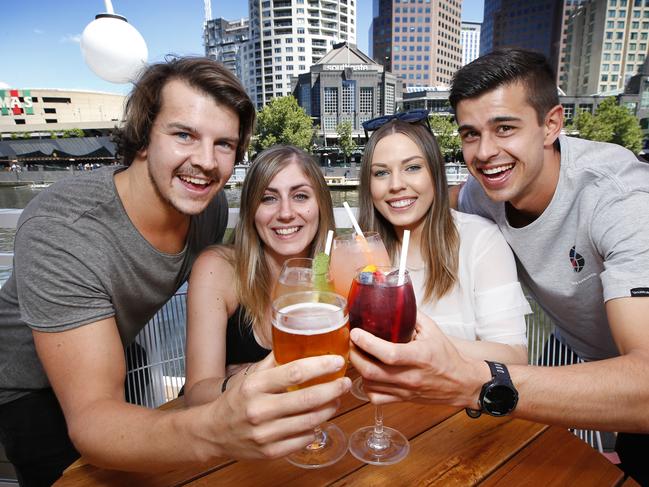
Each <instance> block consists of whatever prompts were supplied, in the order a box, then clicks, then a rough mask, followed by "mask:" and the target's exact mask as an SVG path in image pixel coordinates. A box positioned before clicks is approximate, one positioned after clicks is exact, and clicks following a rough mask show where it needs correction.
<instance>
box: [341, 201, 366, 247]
mask: <svg viewBox="0 0 649 487" xmlns="http://www.w3.org/2000/svg"><path fill="white" fill-rule="evenodd" d="M343 206H344V207H345V210H347V215H349V219H350V220H351V221H352V225H353V226H354V230H356V234H357V235H360V236H361V237H362V238H363V239H364V238H365V235H363V231H362V230H361V227H359V226H358V222H357V221H356V217H355V216H354V213H353V212H352V209H351V208H350V207H349V205H348V204H347V202H346V201H343Z"/></svg>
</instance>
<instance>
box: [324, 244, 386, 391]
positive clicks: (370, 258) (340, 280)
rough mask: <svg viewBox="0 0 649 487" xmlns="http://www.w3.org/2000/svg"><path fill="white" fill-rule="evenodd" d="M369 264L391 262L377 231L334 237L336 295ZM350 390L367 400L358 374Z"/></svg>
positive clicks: (331, 272) (345, 291)
mask: <svg viewBox="0 0 649 487" xmlns="http://www.w3.org/2000/svg"><path fill="white" fill-rule="evenodd" d="M368 264H374V265H376V266H389V265H390V264H391V262H390V257H389V256H388V252H387V250H385V245H383V240H382V239H381V236H380V235H379V234H378V233H377V232H365V233H364V237H361V236H360V235H358V234H357V233H348V234H344V235H339V236H337V237H336V238H334V241H333V248H332V249H331V264H330V265H329V275H330V276H331V278H332V280H333V285H334V289H335V291H336V292H337V293H338V294H341V295H343V296H347V295H348V294H349V288H350V287H351V285H352V281H353V279H354V274H355V273H356V269H359V268H362V267H364V266H366V265H368ZM351 393H352V394H353V395H354V396H355V397H356V398H358V399H360V400H361V401H367V400H368V397H367V395H365V392H364V391H363V379H361V378H360V377H358V378H357V379H355V380H354V382H353V383H352V389H351Z"/></svg>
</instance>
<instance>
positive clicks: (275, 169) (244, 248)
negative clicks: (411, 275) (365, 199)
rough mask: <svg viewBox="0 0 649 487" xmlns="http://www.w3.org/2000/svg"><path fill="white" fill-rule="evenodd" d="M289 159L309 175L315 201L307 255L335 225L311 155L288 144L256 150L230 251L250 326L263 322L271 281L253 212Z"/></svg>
mask: <svg viewBox="0 0 649 487" xmlns="http://www.w3.org/2000/svg"><path fill="white" fill-rule="evenodd" d="M292 162H296V163H297V164H298V165H299V166H300V168H301V169H302V172H304V174H305V175H306V177H307V178H308V179H309V181H310V183H311V185H312V186H313V190H314V193H315V197H316V200H317V202H318V212H319V221H318V231H317V233H316V235H315V237H314V238H313V241H312V243H311V249H310V252H309V255H310V256H311V257H313V256H314V255H315V254H316V253H318V252H322V251H323V250H324V245H325V241H326V238H327V231H328V230H330V229H331V230H333V229H334V228H335V223H334V213H333V205H332V203H331V194H330V192H329V188H328V187H327V183H326V182H325V179H324V176H323V175H322V171H321V170H320V167H319V166H318V164H317V163H316V162H315V160H314V159H313V157H312V156H310V155H309V154H307V153H306V152H305V151H303V150H302V149H299V148H297V147H294V146H290V145H276V146H273V147H271V148H269V149H266V150H264V151H262V152H260V153H259V155H258V156H257V158H256V159H255V160H254V162H253V163H252V165H251V166H250V169H249V170H248V173H247V174H246V179H245V181H244V182H243V187H242V188H241V203H242V204H241V208H240V210H239V222H238V223H237V225H236V227H235V229H234V234H233V242H232V246H233V248H234V252H233V253H232V254H231V255H232V258H231V259H230V264H231V265H232V267H233V268H234V271H235V272H234V274H235V276H236V283H235V285H236V290H237V297H238V298H239V303H240V304H241V306H243V308H244V309H245V313H246V315H247V317H248V318H249V319H250V320H251V321H252V323H253V326H254V327H258V326H260V325H261V323H263V320H264V319H265V317H266V312H267V311H268V309H270V304H271V294H272V291H273V285H274V282H272V277H271V272H270V267H269V265H268V262H267V261H266V257H265V252H264V242H263V240H262V239H261V238H260V237H259V234H258V233H257V229H256V227H255V214H256V213H257V208H259V205H260V204H261V199H262V197H263V196H264V191H265V190H266V188H267V187H268V185H269V184H270V183H271V181H272V180H273V178H274V177H275V176H276V175H277V173H279V172H280V171H281V170H282V169H284V168H285V167H286V166H288V165H289V164H290V163H292Z"/></svg>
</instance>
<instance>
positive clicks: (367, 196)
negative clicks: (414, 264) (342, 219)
mask: <svg viewBox="0 0 649 487" xmlns="http://www.w3.org/2000/svg"><path fill="white" fill-rule="evenodd" d="M396 133H399V134H403V135H405V136H406V137H408V138H409V139H410V140H412V141H413V142H414V143H415V144H416V145H417V147H419V148H420V150H421V151H422V154H423V156H424V159H425V160H426V164H427V165H428V169H429V170H430V174H431V177H432V180H433V188H431V189H433V190H434V191H435V196H434V198H433V202H432V204H431V206H430V208H429V210H428V212H427V213H426V218H425V220H424V226H423V230H422V233H421V235H422V236H421V242H420V245H419V247H420V251H421V253H422V258H423V260H424V264H425V266H426V279H425V283H426V284H425V288H424V299H425V300H430V299H431V298H440V297H442V296H444V295H445V294H446V293H447V292H449V291H450V290H451V288H452V287H453V285H454V284H455V282H456V281H457V272H458V255H459V247H460V236H459V234H458V231H457V228H456V227H455V223H454V222H453V216H452V215H451V210H450V205H449V201H448V187H447V182H446V170H445V167H444V163H443V159H442V154H441V152H440V150H439V146H438V145H437V140H436V139H435V136H434V135H433V134H431V133H430V131H429V130H428V128H427V127H426V126H425V125H422V124H420V123H417V124H411V123H407V122H403V121H401V120H393V121H390V122H388V123H386V124H385V125H383V126H382V127H380V128H379V129H378V130H377V131H376V132H374V133H373V134H372V136H371V137H370V140H369V141H368V143H367V145H366V146H365V151H364V152H363V158H362V163H361V173H360V186H359V191H358V193H359V219H358V221H359V224H360V226H361V228H363V229H367V230H374V231H376V232H378V233H379V234H380V235H381V238H382V239H383V242H384V243H385V247H386V249H387V250H388V254H389V255H390V259H392V260H393V261H394V260H395V257H396V255H397V253H398V252H399V250H400V248H401V243H400V241H399V238H398V236H397V233H396V231H395V230H394V227H393V226H392V224H391V223H390V222H389V221H388V220H386V219H385V217H384V216H383V215H381V213H380V212H379V211H378V210H377V209H376V208H375V207H374V203H373V202H372V193H371V178H372V170H371V166H372V159H373V157H374V151H375V149H376V145H377V144H378V143H379V141H380V140H381V139H383V138H384V137H387V136H388V135H392V134H396Z"/></svg>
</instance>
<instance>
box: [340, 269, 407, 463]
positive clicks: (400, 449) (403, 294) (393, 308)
mask: <svg viewBox="0 0 649 487" xmlns="http://www.w3.org/2000/svg"><path fill="white" fill-rule="evenodd" d="M416 319H417V304H416V301H415V293H414V291H413V289H412V283H411V282H410V276H409V275H408V271H405V272H404V275H403V280H402V282H400V279H399V276H398V268H396V267H379V268H377V270H376V271H374V272H367V271H366V272H362V271H361V272H359V273H358V274H357V275H356V277H355V278H354V282H353V283H352V288H351V290H350V291H349V324H350V326H351V328H356V327H358V328H361V329H363V330H365V331H367V332H369V333H372V334H373V335H376V336H377V337H379V338H382V339H383V340H387V341H390V342H393V343H405V342H409V341H410V340H411V338H412V334H413V332H414V329H415V322H416ZM409 450H410V445H409V443H408V439H407V438H406V437H405V436H403V435H402V434H401V433H400V432H398V431H397V430H395V429H393V428H388V427H384V426H383V410H382V408H381V406H376V409H375V422H374V426H366V427H365V428H361V429H359V430H357V431H355V432H354V433H353V434H352V436H351V437H350V438H349V451H350V452H351V454H352V455H354V456H355V457H356V458H358V459H359V460H361V461H363V462H366V463H371V464H373V465H391V464H393V463H396V462H398V461H400V460H402V459H403V458H405V456H406V455H407V454H408V451H409Z"/></svg>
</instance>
